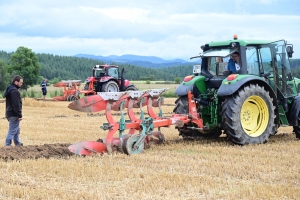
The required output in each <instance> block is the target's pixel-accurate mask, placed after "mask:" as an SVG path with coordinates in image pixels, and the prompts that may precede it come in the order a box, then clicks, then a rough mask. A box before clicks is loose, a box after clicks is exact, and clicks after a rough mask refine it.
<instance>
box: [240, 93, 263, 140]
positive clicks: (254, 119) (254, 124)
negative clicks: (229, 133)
mask: <svg viewBox="0 0 300 200" xmlns="http://www.w3.org/2000/svg"><path fill="white" fill-rule="evenodd" d="M240 119H241V124H242V127H243V130H244V131H245V133H247V134H248V135H249V136H251V137H258V136H260V135H261V134H263V132H264V131H265V130H266V128H267V126H268V122H269V110H268V106H267V104H266V102H265V101H264V100H263V99H262V98H261V97H259V96H250V97H248V98H247V99H246V100H245V102H244V103H243V105H242V109H241V113H240Z"/></svg>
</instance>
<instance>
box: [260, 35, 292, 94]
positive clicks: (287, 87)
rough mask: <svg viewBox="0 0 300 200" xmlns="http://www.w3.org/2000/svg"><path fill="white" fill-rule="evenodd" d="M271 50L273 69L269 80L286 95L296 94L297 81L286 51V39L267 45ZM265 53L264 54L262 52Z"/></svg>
mask: <svg viewBox="0 0 300 200" xmlns="http://www.w3.org/2000/svg"><path fill="white" fill-rule="evenodd" d="M265 46H266V47H268V48H269V49H270V52H271V62H270V65H271V70H270V71H269V73H270V74H271V75H270V76H269V81H270V82H272V83H273V87H274V88H275V87H276V88H277V89H278V90H279V91H280V93H281V94H282V95H283V96H284V97H291V96H293V95H295V94H296V90H295V89H294V88H296V87H295V82H294V78H293V76H292V73H291V68H290V63H289V59H288V56H287V52H286V44H285V41H284V40H280V41H277V42H273V43H270V44H267V45H265ZM262 55H263V54H262Z"/></svg>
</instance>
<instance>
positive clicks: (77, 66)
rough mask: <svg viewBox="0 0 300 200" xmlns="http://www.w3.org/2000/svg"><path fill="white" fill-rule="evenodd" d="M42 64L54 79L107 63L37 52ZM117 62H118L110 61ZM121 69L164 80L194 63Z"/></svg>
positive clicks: (297, 68)
mask: <svg viewBox="0 0 300 200" xmlns="http://www.w3.org/2000/svg"><path fill="white" fill-rule="evenodd" d="M11 54H12V53H7V52H4V51H0V60H4V61H5V62H6V63H7V64H8V65H9V62H10V58H11ZM36 55H37V57H38V61H39V63H40V64H41V71H40V75H41V76H42V77H45V78H47V79H48V80H52V79H54V78H58V79H60V80H67V79H73V80H74V79H77V80H83V81H84V80H85V79H86V78H87V77H88V76H91V75H92V67H93V66H94V65H96V64H105V63H104V62H100V61H98V60H94V59H89V58H78V57H73V56H58V55H52V54H36ZM290 63H291V68H292V71H293V74H294V76H295V77H298V78H300V59H291V60H290ZM110 64H116V63H110ZM116 65H118V66H119V67H120V68H121V69H122V68H125V77H126V78H127V79H129V80H162V81H174V79H175V78H176V77H180V78H181V79H183V78H184V77H185V76H187V75H189V74H192V64H182V66H175V67H164V68H146V67H140V66H135V65H131V64H116Z"/></svg>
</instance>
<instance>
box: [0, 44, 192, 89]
mask: <svg viewBox="0 0 300 200" xmlns="http://www.w3.org/2000/svg"><path fill="white" fill-rule="evenodd" d="M97 64H105V62H101V61H98V60H95V59H89V58H78V57H73V56H58V55H53V54H35V53H34V52H32V51H31V49H28V48H26V47H19V48H18V49H17V51H16V52H12V53H7V52H5V51H0V91H1V90H4V89H5V87H7V85H8V84H9V82H10V80H11V78H12V77H13V76H14V75H16V74H18V75H21V76H22V77H23V78H24V80H25V81H24V83H26V84H24V88H23V89H27V88H28V86H32V85H35V84H40V82H41V81H42V79H43V78H47V79H48V80H54V82H56V81H60V80H82V81H85V79H86V78H87V77H89V76H92V68H93V66H95V65H97ZM110 64H112V65H118V66H119V68H120V69H122V68H125V78H126V79H129V80H160V81H174V80H176V81H177V82H178V81H179V80H180V79H181V80H182V79H183V78H184V77H185V76H186V75H189V74H191V73H192V65H191V64H183V65H182V66H175V67H165V68H146V67H141V66H135V65H131V64H126V63H121V64H120V63H110Z"/></svg>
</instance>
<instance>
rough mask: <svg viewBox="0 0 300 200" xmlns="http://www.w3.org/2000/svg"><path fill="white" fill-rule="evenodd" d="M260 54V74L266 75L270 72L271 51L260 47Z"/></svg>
mask: <svg viewBox="0 0 300 200" xmlns="http://www.w3.org/2000/svg"><path fill="white" fill-rule="evenodd" d="M259 52H260V62H261V65H262V70H261V73H263V74H267V73H269V72H272V71H273V69H272V65H271V63H272V55H271V50H270V48H269V47H262V48H260V49H259Z"/></svg>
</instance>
